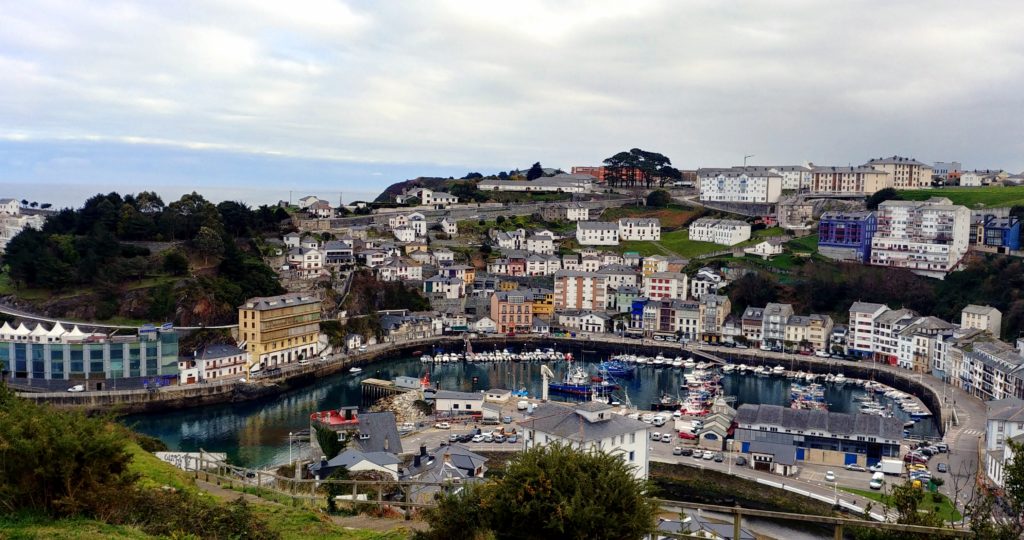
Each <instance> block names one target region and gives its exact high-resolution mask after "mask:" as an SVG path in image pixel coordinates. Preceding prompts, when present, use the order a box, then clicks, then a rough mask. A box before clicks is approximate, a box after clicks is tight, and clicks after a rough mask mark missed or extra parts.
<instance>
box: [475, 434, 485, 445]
mask: <svg viewBox="0 0 1024 540" xmlns="http://www.w3.org/2000/svg"><path fill="white" fill-rule="evenodd" d="M473 442H476V443H479V442H484V436H483V435H480V434H477V435H473Z"/></svg>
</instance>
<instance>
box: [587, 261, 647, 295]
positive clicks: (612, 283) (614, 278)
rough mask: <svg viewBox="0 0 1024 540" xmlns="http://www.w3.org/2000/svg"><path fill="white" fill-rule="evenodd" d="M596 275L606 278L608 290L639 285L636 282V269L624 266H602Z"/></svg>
mask: <svg viewBox="0 0 1024 540" xmlns="http://www.w3.org/2000/svg"><path fill="white" fill-rule="evenodd" d="M597 273H598V274H601V275H602V276H606V277H607V278H608V281H607V284H608V288H609V289H619V288H621V287H627V286H628V287H636V286H637V285H639V284H640V283H638V282H637V273H636V269H635V268H630V267H628V266H626V265H624V264H609V265H606V266H602V267H601V268H599V269H598V270H597Z"/></svg>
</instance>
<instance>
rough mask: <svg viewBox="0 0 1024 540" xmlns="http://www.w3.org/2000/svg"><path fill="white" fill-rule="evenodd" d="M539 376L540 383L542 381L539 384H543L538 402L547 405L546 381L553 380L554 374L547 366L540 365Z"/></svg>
mask: <svg viewBox="0 0 1024 540" xmlns="http://www.w3.org/2000/svg"><path fill="white" fill-rule="evenodd" d="M540 376H541V381H542V382H541V384H543V386H542V387H541V389H540V400H541V402H543V403H547V401H548V381H549V380H551V379H554V378H555V373H554V372H553V371H551V368H549V367H548V366H546V365H544V364H541V365H540Z"/></svg>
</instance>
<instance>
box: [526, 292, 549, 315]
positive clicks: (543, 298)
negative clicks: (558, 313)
mask: <svg viewBox="0 0 1024 540" xmlns="http://www.w3.org/2000/svg"><path fill="white" fill-rule="evenodd" d="M528 290H529V292H530V294H531V295H532V296H533V316H534V317H540V318H541V319H543V320H545V321H550V320H551V318H552V317H553V316H554V314H555V291H553V290H551V289H545V288H542V287H534V288H532V289H528Z"/></svg>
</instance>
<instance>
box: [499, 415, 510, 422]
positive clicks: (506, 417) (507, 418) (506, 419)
mask: <svg viewBox="0 0 1024 540" xmlns="http://www.w3.org/2000/svg"><path fill="white" fill-rule="evenodd" d="M501 423H502V424H511V423H512V417H511V416H508V415H505V417H504V418H502V419H501Z"/></svg>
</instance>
